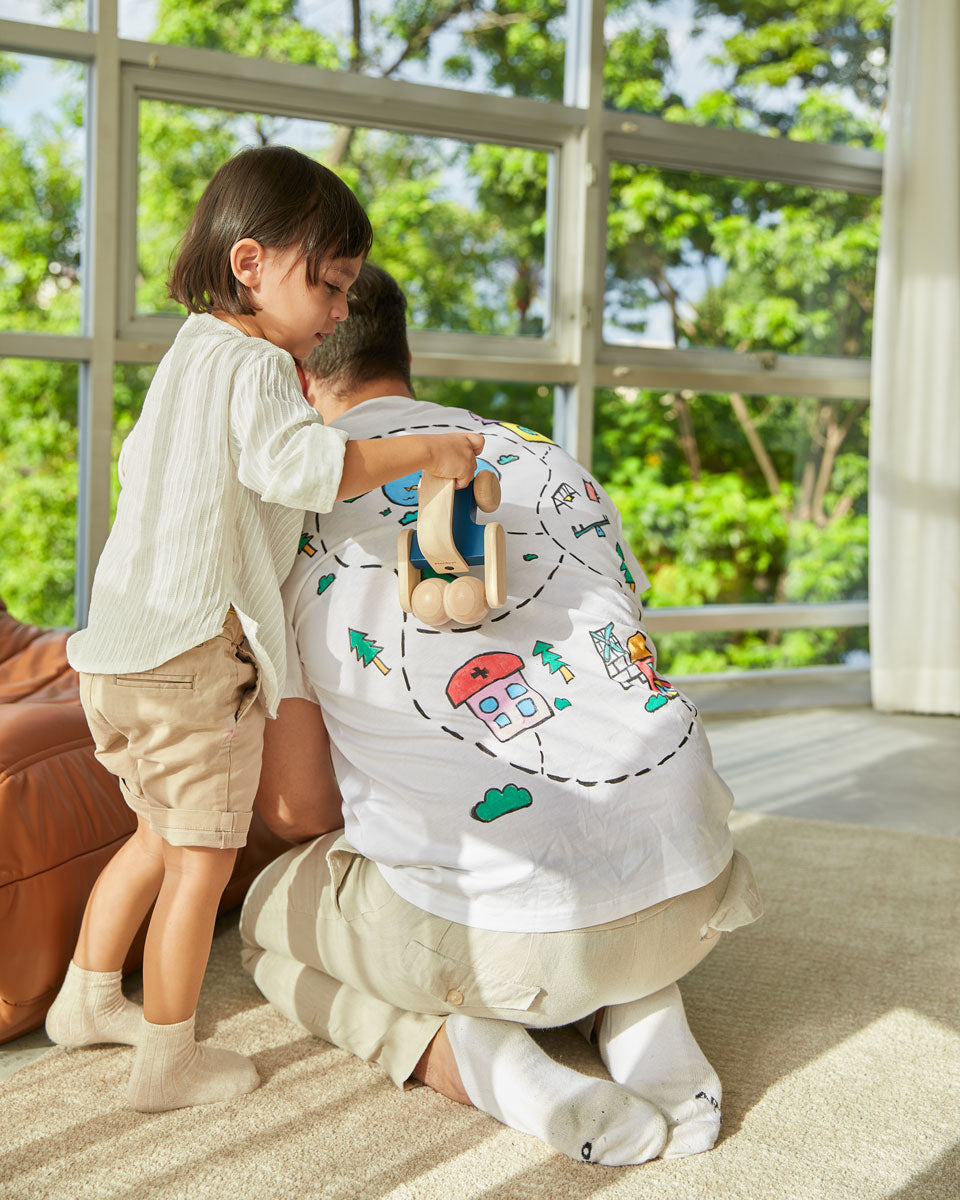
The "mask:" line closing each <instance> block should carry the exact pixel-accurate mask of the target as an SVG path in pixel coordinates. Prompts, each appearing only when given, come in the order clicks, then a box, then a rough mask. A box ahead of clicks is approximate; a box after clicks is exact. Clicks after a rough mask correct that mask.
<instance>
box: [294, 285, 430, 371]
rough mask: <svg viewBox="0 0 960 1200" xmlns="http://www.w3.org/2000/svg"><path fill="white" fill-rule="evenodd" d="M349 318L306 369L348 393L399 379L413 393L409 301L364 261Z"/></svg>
mask: <svg viewBox="0 0 960 1200" xmlns="http://www.w3.org/2000/svg"><path fill="white" fill-rule="evenodd" d="M347 299H348V303H349V308H350V315H349V316H348V318H347V320H346V321H343V322H341V324H340V325H339V326H338V328H337V332H336V333H335V334H333V335H332V336H331V337H327V338H324V340H323V341H322V342H321V343H320V345H319V346H315V347H314V348H313V350H312V351H311V352H310V356H309V358H307V359H306V361H305V362H304V367H305V368H306V370H307V371H310V372H311V373H312V374H314V375H317V376H319V377H320V378H321V379H323V380H324V382H325V383H327V384H330V385H332V386H333V387H334V388H335V389H336V390H337V391H338V392H348V391H352V390H353V389H355V388H358V387H360V386H362V385H363V384H365V383H371V382H373V381H374V380H376V379H387V378H399V379H402V380H403V382H404V383H405V385H406V386H407V388H408V389H409V390H410V391H412V390H413V389H412V387H411V383H410V347H409V345H408V343H407V298H406V296H405V295H404V294H403V292H402V291H401V289H400V285H399V284H398V283H397V281H396V280H395V279H394V278H393V276H392V275H389V274H388V273H387V272H386V271H384V270H383V269H382V268H381V267H375V266H374V265H373V264H372V263H364V264H363V266H362V267H361V268H360V274H359V275H358V276H357V280H356V283H354V285H353V287H352V288H351V289H350V292H349V294H348V297H347Z"/></svg>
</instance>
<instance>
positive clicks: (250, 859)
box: [0, 600, 289, 1042]
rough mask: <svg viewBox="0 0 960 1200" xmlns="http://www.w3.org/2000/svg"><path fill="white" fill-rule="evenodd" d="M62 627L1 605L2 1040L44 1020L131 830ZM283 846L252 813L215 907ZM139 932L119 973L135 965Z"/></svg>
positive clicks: (225, 904) (243, 887)
mask: <svg viewBox="0 0 960 1200" xmlns="http://www.w3.org/2000/svg"><path fill="white" fill-rule="evenodd" d="M69 632H70V631H69V630H47V629H39V628H37V627H36V626H33V625H25V624H23V623H21V622H20V621H18V620H16V618H15V617H13V616H11V615H10V613H9V612H8V611H7V609H6V606H5V605H4V603H3V601H2V600H0V1042H5V1041H9V1040H10V1039H11V1038H15V1037H18V1036H19V1035H20V1034H22V1033H27V1032H28V1031H29V1030H31V1029H36V1028H38V1027H39V1026H40V1025H41V1024H42V1023H43V1019H44V1017H45V1016H46V1012H47V1009H48V1008H49V1006H50V1004H51V1003H52V1002H53V999H54V997H55V996H56V994H57V991H58V989H59V987H60V983H61V981H62V980H63V976H64V974H65V973H66V970H67V964H68V963H69V961H70V956H71V954H72V953H73V948H74V945H75V944H76V939H77V934H78V933H79V930H80V920H81V917H82V916H83V909H84V906H85V904H86V901H87V896H88V895H89V894H90V889H91V888H92V887H93V884H94V881H95V880H96V878H97V876H98V875H99V873H100V871H101V870H102V868H103V866H104V864H105V863H106V862H107V860H108V859H109V858H110V856H111V855H112V854H114V853H115V852H116V851H117V850H119V848H120V847H121V846H122V845H123V843H124V841H126V839H127V838H128V837H129V836H130V834H131V833H132V832H133V830H134V827H135V826H136V818H135V817H134V815H133V813H132V812H131V811H130V809H129V808H127V806H126V804H124V802H123V798H122V797H121V795H120V789H119V787H118V785H117V781H116V779H115V778H114V777H113V776H112V775H111V774H110V773H109V772H108V771H107V770H105V769H104V768H103V767H102V766H101V765H100V764H99V763H98V762H97V760H96V758H95V757H94V754H93V742H92V740H91V738H90V734H89V732H88V730H87V723H86V720H85V719H84V715H83V710H82V708H81V707H80V698H79V691H78V684H77V675H76V672H74V671H73V670H72V668H71V667H70V666H69V664H68V663H67V659H66V652H65V645H66V640H67V637H68V636H69ZM287 849H289V845H288V843H287V842H284V841H282V840H281V839H280V838H278V837H276V836H275V835H274V834H272V833H270V831H269V830H268V829H267V828H266V826H265V825H264V824H263V822H262V821H260V820H259V818H258V816H257V814H256V813H254V820H253V824H252V825H251V828H250V835H249V838H248V840H247V844H246V846H245V847H244V848H243V850H241V851H240V853H239V855H238V856H237V863H236V866H235V868H234V872H233V875H232V877H231V879H230V882H229V883H228V884H227V887H226V890H225V891H224V894H223V898H222V900H221V903H220V911H221V912H223V911H225V910H226V909H229V908H232V907H234V906H235V905H237V904H239V903H240V902H241V901H242V899H243V897H244V895H245V894H246V891H247V888H248V887H249V886H250V884H251V883H252V882H253V879H254V877H255V876H256V875H257V874H258V872H259V871H260V870H261V868H262V867H264V866H265V865H266V864H267V863H268V862H270V861H272V859H274V858H276V857H277V855H278V854H281V853H283V851H284V850H287ZM145 929H146V926H144V929H142V930H141V931H140V935H139V936H138V937H137V938H136V940H135V942H134V945H133V947H132V948H131V951H130V954H129V956H128V958H127V962H126V964H125V970H127V971H132V970H135V969H136V968H137V967H139V965H140V963H141V961H142V954H143V936H144V934H145Z"/></svg>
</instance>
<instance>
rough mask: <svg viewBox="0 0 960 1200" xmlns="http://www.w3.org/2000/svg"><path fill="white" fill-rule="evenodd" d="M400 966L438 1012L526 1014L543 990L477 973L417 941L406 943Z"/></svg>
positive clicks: (472, 966)
mask: <svg viewBox="0 0 960 1200" xmlns="http://www.w3.org/2000/svg"><path fill="white" fill-rule="evenodd" d="M403 967H404V971H405V972H406V974H407V976H408V978H409V980H410V982H411V983H413V984H415V985H416V986H417V987H418V988H420V989H421V990H422V991H424V992H426V993H427V994H428V995H429V996H431V997H432V998H433V999H434V1000H435V1001H436V1002H437V1004H438V1005H439V1006H440V1009H441V1011H443V1010H444V1009H446V1010H447V1011H449V1012H458V1011H470V1012H475V1011H476V1010H478V1009H480V1010H487V1009H506V1010H508V1011H512V1012H526V1011H527V1010H528V1009H529V1008H530V1006H531V1004H533V1002H534V1000H536V998H537V997H538V996H539V995H540V993H541V992H542V991H543V989H542V988H541V987H537V986H536V985H532V984H528V983H525V982H523V981H521V980H516V979H501V978H497V977H496V976H493V975H490V974H488V973H487V972H484V971H478V970H477V968H476V965H475V964H471V963H464V962H460V961H459V959H456V958H450V957H449V956H448V955H446V954H441V953H439V951H437V950H431V949H430V947H429V946H425V945H423V943H422V942H418V941H410V942H408V943H407V945H406V949H405V950H404V952H403Z"/></svg>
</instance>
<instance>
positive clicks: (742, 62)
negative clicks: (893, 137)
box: [604, 0, 893, 148]
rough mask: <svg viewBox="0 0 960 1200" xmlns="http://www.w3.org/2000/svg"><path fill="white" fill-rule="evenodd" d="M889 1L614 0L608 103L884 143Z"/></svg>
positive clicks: (673, 116) (609, 22) (690, 120)
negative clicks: (747, 1) (745, 1)
mask: <svg viewBox="0 0 960 1200" xmlns="http://www.w3.org/2000/svg"><path fill="white" fill-rule="evenodd" d="M892 20H893V0H870V2H869V3H864V2H863V0H751V2H750V3H744V0H607V6H606V18H605V22H604V37H605V41H606V47H607V49H606V66H605V71H604V92H605V99H606V103H607V105H608V106H609V107H612V108H617V109H623V110H630V111H634V112H642V113H648V114H652V115H656V116H662V117H664V118H665V119H666V120H668V121H677V122H681V123H685V124H692V125H713V126H717V127H720V128H725V129H742V130H747V131H750V132H754V133H759V134H765V135H767V136H771V137H787V138H792V139H795V140H797V141H803V142H833V143H843V144H846V145H852V146H871V147H876V148H880V147H881V146H882V143H883V131H884V128H885V115H884V110H885V105H886V97H887V84H888V73H889V63H890V29H891V24H892Z"/></svg>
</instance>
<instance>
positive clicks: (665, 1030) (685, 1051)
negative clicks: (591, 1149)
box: [597, 983, 721, 1158]
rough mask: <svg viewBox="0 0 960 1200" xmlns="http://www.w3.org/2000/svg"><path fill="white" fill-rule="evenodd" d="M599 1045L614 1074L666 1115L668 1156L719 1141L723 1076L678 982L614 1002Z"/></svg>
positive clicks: (706, 1147) (692, 1151) (678, 1155)
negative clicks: (694, 1028)
mask: <svg viewBox="0 0 960 1200" xmlns="http://www.w3.org/2000/svg"><path fill="white" fill-rule="evenodd" d="M597 1044H598V1046H599V1049H600V1057H601V1058H602V1059H603V1061H604V1063H605V1064H606V1067H607V1070H608V1071H609V1072H610V1076H611V1078H613V1079H615V1080H616V1081H617V1083H620V1084H622V1085H623V1086H624V1087H625V1088H628V1089H629V1090H630V1091H631V1092H633V1094H634V1095H635V1096H642V1097H643V1099H644V1100H647V1101H649V1102H650V1103H651V1104H655V1105H656V1106H657V1108H659V1109H660V1110H661V1111H662V1112H663V1113H664V1114H665V1115H666V1118H667V1123H668V1125H669V1127H670V1129H669V1135H668V1138H667V1144H666V1147H665V1149H664V1150H663V1157H664V1158H681V1157H683V1156H684V1155H687V1154H699V1153H700V1152H701V1151H703V1150H709V1149H710V1148H711V1147H712V1146H713V1144H714V1142H715V1141H716V1140H717V1135H718V1133H719V1132H720V1098H721V1090H720V1080H719V1079H718V1078H717V1074H716V1072H715V1071H714V1069H713V1067H711V1066H710V1064H709V1063H708V1062H707V1060H706V1058H705V1057H704V1055H703V1051H702V1050H701V1049H700V1047H699V1046H698V1045H697V1042H696V1039H695V1038H694V1036H693V1034H692V1033H691V1032H690V1026H689V1025H688V1024H687V1017H686V1013H685V1012H684V1011H683V1000H682V999H681V997H680V989H679V988H678V987H677V985H676V984H675V983H671V984H670V985H669V987H665V988H663V989H662V990H661V991H659V992H654V994H653V995H652V996H645V997H644V998H643V999H642V1000H634V1001H632V1002H631V1003H629V1004H614V1005H610V1006H609V1007H608V1008H607V1009H606V1011H605V1012H604V1014H603V1020H602V1022H601V1024H600V1031H599V1034H598V1037H597Z"/></svg>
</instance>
